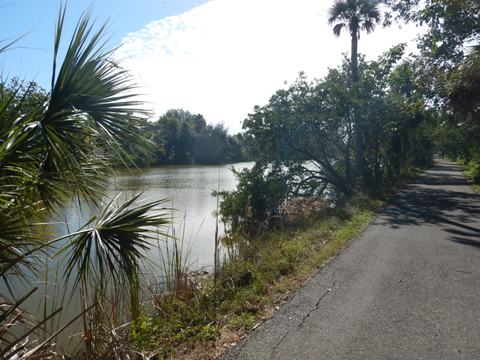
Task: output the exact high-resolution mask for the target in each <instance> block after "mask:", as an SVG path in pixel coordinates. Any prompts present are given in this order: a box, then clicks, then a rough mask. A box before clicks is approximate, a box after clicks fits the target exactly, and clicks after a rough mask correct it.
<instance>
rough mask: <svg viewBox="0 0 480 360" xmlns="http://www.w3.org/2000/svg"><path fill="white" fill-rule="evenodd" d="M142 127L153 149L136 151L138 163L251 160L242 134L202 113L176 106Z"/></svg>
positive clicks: (213, 162) (196, 162) (224, 162)
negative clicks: (140, 153) (210, 121)
mask: <svg viewBox="0 0 480 360" xmlns="http://www.w3.org/2000/svg"><path fill="white" fill-rule="evenodd" d="M142 128H143V137H144V139H145V140H146V141H147V142H150V144H149V145H150V146H152V147H153V152H151V155H150V156H148V157H144V156H142V157H138V156H137V155H136V154H133V155H132V156H133V160H134V162H135V163H136V164H137V165H138V166H149V165H174V164H175V165H181V164H228V163H235V162H241V161H246V160H247V155H246V153H245V150H244V146H243V137H242V135H241V134H236V135H230V134H229V133H228V129H227V128H226V127H225V126H224V125H223V124H222V123H220V124H215V125H213V124H208V123H207V121H206V120H205V118H204V117H203V115H201V114H193V113H191V112H189V111H186V110H183V109H172V110H168V111H167V112H166V113H165V114H164V115H162V116H160V118H159V119H158V120H157V121H155V122H151V121H146V120H145V121H144V123H143V126H142ZM137 157H138V158H137Z"/></svg>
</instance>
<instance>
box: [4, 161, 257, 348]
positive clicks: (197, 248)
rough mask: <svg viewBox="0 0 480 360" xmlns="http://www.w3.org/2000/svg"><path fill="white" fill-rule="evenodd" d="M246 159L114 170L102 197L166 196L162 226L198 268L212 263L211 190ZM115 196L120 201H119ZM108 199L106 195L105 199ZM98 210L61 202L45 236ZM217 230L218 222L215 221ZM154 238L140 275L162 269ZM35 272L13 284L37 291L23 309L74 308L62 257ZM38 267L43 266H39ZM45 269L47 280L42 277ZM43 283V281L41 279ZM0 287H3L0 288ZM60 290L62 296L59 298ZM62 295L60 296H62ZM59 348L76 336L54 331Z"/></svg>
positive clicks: (21, 290)
mask: <svg viewBox="0 0 480 360" xmlns="http://www.w3.org/2000/svg"><path fill="white" fill-rule="evenodd" d="M252 165H253V164H252V163H239V164H234V165H216V166H199V165H195V166H193V165H188V166H164V167H157V168H151V169H142V170H136V171H119V172H117V173H116V175H115V177H114V178H113V179H111V181H110V190H109V194H108V197H114V196H116V195H117V194H119V193H121V194H122V195H121V198H122V197H125V198H128V197H129V196H131V195H133V194H137V193H142V196H141V198H140V199H144V200H149V201H152V200H159V199H164V198H168V199H169V200H168V202H166V203H165V206H166V207H169V208H173V209H175V210H174V211H169V217H171V216H173V224H172V225H171V226H170V228H169V229H168V231H169V232H170V233H171V232H172V229H174V230H175V233H176V236H177V237H178V238H181V239H183V247H184V252H185V253H186V252H188V254H189V255H188V258H187V263H188V264H190V268H191V269H192V268H193V269H198V268H202V267H209V266H211V265H212V264H213V254H214V239H215V224H216V219H215V216H214V214H215V210H216V206H217V200H216V197H214V196H212V192H213V191H223V190H232V189H234V188H235V187H236V183H237V181H236V178H235V176H234V174H233V172H232V166H233V167H235V169H237V170H241V169H244V168H247V167H251V166H252ZM121 198H120V201H122V200H121ZM105 200H106V201H108V199H105ZM97 211H98V210H97V209H94V208H91V207H89V206H88V205H87V204H85V203H80V204H78V203H76V202H74V201H71V202H67V203H66V204H65V206H64V207H63V208H61V209H59V210H58V211H57V214H56V215H54V216H52V217H51V219H50V221H52V222H54V223H55V225H54V226H53V229H52V234H50V237H51V238H54V237H56V236H61V235H65V234H67V233H69V232H74V231H76V230H77V229H79V228H80V227H81V226H82V225H84V224H85V223H86V222H87V221H88V220H89V219H90V218H91V216H92V215H94V214H95V213H96V212H97ZM219 225H220V226H219V233H220V234H222V233H223V226H222V225H221V224H219ZM157 245H158V242H157V241H155V240H152V251H150V252H149V253H148V254H147V257H148V258H149V260H150V262H149V264H150V265H148V266H145V268H144V277H143V281H142V282H145V281H146V279H148V278H153V277H154V275H155V276H156V275H160V276H161V275H162V274H161V272H162V266H161V257H160V253H159V248H158V246H157ZM39 263H40V273H39V274H40V276H39V277H38V276H37V277H35V278H36V280H35V281H34V282H26V283H25V282H18V283H16V284H14V285H15V286H14V292H15V293H17V296H20V295H23V294H25V293H26V292H27V291H28V290H30V289H31V288H32V286H38V291H37V292H36V293H35V295H34V296H32V297H31V298H29V299H28V300H27V301H26V302H25V303H24V304H23V305H22V307H23V309H25V310H26V311H27V312H28V313H30V314H32V315H33V316H34V317H36V318H43V311H44V306H45V305H46V306H47V312H48V313H50V312H51V311H52V310H53V309H56V308H58V307H59V306H62V307H63V309H64V311H62V313H61V314H60V315H58V316H57V317H56V318H55V319H56V320H55V321H58V323H60V324H65V323H66V322H67V321H68V320H70V319H72V318H73V317H74V316H75V315H77V314H79V313H80V305H79V301H78V294H73V295H72V294H71V293H70V292H69V291H65V290H66V289H68V288H70V286H69V285H70V284H65V282H64V280H63V277H62V273H63V269H64V266H65V261H64V259H62V258H61V257H56V258H53V259H52V258H49V257H46V256H45V257H39ZM42 267H43V268H44V269H46V270H42ZM45 274H48V280H47V279H46V278H45ZM45 284H47V285H45ZM0 290H1V291H2V293H3V292H4V291H6V289H4V288H3V286H2V288H1V289H0ZM64 296H66V298H64ZM62 299H63V300H62ZM80 331H81V324H80V323H79V322H77V323H76V324H73V325H71V326H70V327H69V329H68V330H67V331H66V332H65V333H66V334H72V333H80ZM57 341H58V343H59V345H60V346H61V347H62V348H64V349H73V348H74V347H75V346H77V345H78V344H79V343H80V337H79V336H74V337H69V336H63V335H62V336H60V338H59V339H57Z"/></svg>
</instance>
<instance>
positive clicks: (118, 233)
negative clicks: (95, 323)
mask: <svg viewBox="0 0 480 360" xmlns="http://www.w3.org/2000/svg"><path fill="white" fill-rule="evenodd" d="M139 197H140V194H139V195H136V196H134V197H132V198H130V199H129V200H128V201H126V202H125V203H124V204H122V205H121V206H119V207H116V206H115V204H116V202H117V201H118V200H119V198H120V195H117V196H116V197H115V198H114V199H112V200H111V201H110V202H109V203H108V204H107V205H106V206H105V208H104V209H103V210H102V211H101V213H100V214H99V215H98V217H94V218H92V219H91V220H90V221H89V223H88V225H87V226H90V225H93V226H92V227H91V228H89V229H86V230H82V231H80V232H79V234H78V235H77V236H76V237H75V238H74V239H73V240H72V241H71V242H70V243H68V244H67V245H65V247H64V248H63V249H62V250H61V251H60V252H59V253H58V254H62V256H66V258H67V259H68V263H67V270H66V276H67V278H69V277H71V276H72V275H73V274H76V275H75V276H76V279H75V286H77V285H78V283H79V281H80V280H81V279H85V280H86V281H93V282H94V283H97V284H102V285H105V283H106V281H108V279H112V280H113V286H122V285H124V284H126V283H131V282H132V281H133V280H134V276H136V274H138V272H139V265H140V264H141V262H142V261H143V260H144V259H145V254H144V252H145V251H146V250H147V249H148V247H149V242H148V241H149V240H150V239H154V238H155V236H154V235H156V234H158V232H159V230H158V228H159V227H161V226H164V225H166V224H168V223H169V219H168V216H167V214H166V213H165V210H166V208H163V207H161V205H162V204H163V203H165V202H166V199H162V200H158V201H152V202H148V203H145V204H142V205H139V206H137V207H132V205H133V204H134V202H135V201H137V200H138V198H139Z"/></svg>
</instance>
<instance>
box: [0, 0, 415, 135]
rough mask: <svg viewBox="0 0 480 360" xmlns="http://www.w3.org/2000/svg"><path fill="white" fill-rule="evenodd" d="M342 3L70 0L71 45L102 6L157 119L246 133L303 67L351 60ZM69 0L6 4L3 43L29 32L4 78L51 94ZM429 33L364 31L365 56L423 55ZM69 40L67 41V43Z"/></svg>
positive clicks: (125, 63)
mask: <svg viewBox="0 0 480 360" xmlns="http://www.w3.org/2000/svg"><path fill="white" fill-rule="evenodd" d="M333 1H334V0H209V1H207V0H137V1H133V0H94V1H90V0H70V1H69V2H68V12H67V19H66V25H67V26H66V29H65V34H66V35H67V36H66V38H65V39H64V40H67V41H68V40H69V37H70V36H71V34H72V31H73V28H74V26H75V24H76V20H77V19H78V18H79V16H80V14H81V13H82V11H84V10H85V9H86V8H88V7H89V6H92V10H93V14H94V17H95V18H96V19H97V22H98V23H103V22H105V21H107V20H109V21H110V22H109V23H110V25H109V31H110V34H109V35H110V36H111V41H110V45H111V46H112V47H117V46H118V45H120V44H122V46H121V47H120V49H119V50H117V52H116V55H115V56H116V58H117V59H120V60H121V62H120V65H121V66H122V67H123V68H125V69H126V70H128V71H129V72H130V73H131V74H132V76H133V77H134V80H135V81H136V83H137V84H138V85H139V86H140V89H141V90H140V91H141V93H142V94H143V95H144V96H143V98H142V100H144V101H145V108H146V109H147V110H150V111H151V113H152V114H153V116H152V119H153V120H155V119H156V118H158V116H159V115H161V114H163V113H164V112H165V111H167V110H168V109H172V108H183V109H185V110H188V111H191V112H193V113H200V114H203V115H204V116H205V118H206V119H207V121H208V122H210V123H220V122H223V123H224V124H225V125H226V126H227V127H228V128H229V129H230V131H231V132H237V131H239V130H240V129H241V126H242V122H243V120H244V119H245V118H246V117H247V115H248V113H249V112H251V111H252V109H253V107H254V106H255V105H264V104H265V103H267V102H268V99H269V98H270V97H271V95H272V94H273V93H274V92H275V91H276V90H278V89H280V88H285V86H287V85H286V84H288V83H292V82H293V81H294V80H295V79H296V78H297V76H298V74H299V72H300V71H304V72H305V73H306V75H307V76H308V77H309V78H311V79H312V78H321V77H323V76H325V75H326V73H327V71H328V69H329V68H333V67H336V66H338V65H340V64H341V62H342V60H343V58H344V56H345V53H348V51H349V50H350V38H349V36H348V34H343V35H342V36H341V37H340V38H336V37H335V36H334V35H333V33H332V28H331V26H330V25H328V21H327V20H328V10H329V8H330V7H331V6H332V4H333ZM59 7H60V0H0V39H12V38H14V37H16V36H19V35H21V34H24V33H27V32H28V33H27V35H26V36H25V38H23V39H21V40H20V41H19V43H18V45H17V48H14V49H12V50H11V51H9V52H7V53H6V54H1V55H0V68H1V70H2V73H3V76H4V77H5V76H10V77H12V76H19V77H20V78H23V79H25V80H36V81H37V82H39V83H40V84H41V85H42V86H43V87H45V88H46V89H47V90H48V89H49V86H50V84H49V82H50V78H51V63H52V44H53V34H54V26H55V20H56V18H57V15H58V10H59ZM419 32H420V29H418V28H416V27H415V26H414V25H412V24H410V25H402V24H394V25H393V26H391V27H389V28H382V27H380V26H379V27H378V28H377V29H376V30H375V31H374V33H373V34H370V35H366V34H362V37H361V39H360V43H359V51H360V53H362V54H364V55H366V58H367V60H372V59H375V58H376V57H377V56H379V55H381V54H382V53H383V52H385V51H387V50H388V49H389V48H390V47H392V46H393V45H397V44H398V43H400V42H406V43H408V44H409V46H408V51H415V49H416V46H415V38H416V36H417V35H418V33H419ZM67 41H65V42H64V43H63V44H66V43H67Z"/></svg>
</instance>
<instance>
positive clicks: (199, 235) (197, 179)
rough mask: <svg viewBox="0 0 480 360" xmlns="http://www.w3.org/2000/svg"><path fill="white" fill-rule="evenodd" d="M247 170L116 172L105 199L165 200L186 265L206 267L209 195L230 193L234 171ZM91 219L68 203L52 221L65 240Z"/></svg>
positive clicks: (211, 216) (210, 234) (211, 227)
mask: <svg viewBox="0 0 480 360" xmlns="http://www.w3.org/2000/svg"><path fill="white" fill-rule="evenodd" d="M251 166H252V163H238V164H233V165H212V166H210V165H208V166H206V165H183V166H162V167H156V168H150V169H142V170H136V171H119V172H117V173H116V176H115V178H113V179H111V186H110V187H111V190H110V193H109V197H110V196H112V197H113V196H115V195H117V194H118V193H121V194H122V195H121V196H120V200H121V199H122V198H128V197H130V196H132V195H134V194H138V193H142V196H141V197H140V200H147V201H153V200H159V199H164V198H168V201H167V202H166V203H165V206H166V207H169V208H172V209H174V210H173V211H169V216H173V225H172V226H171V227H170V228H169V229H168V231H169V232H170V233H171V232H172V229H174V231H175V234H176V237H177V238H180V239H183V246H184V250H185V251H187V250H188V254H189V255H188V260H187V261H188V263H190V264H191V265H192V267H194V268H200V267H204V266H210V265H211V264H213V253H214V239H215V223H216V219H215V210H216V206H217V199H216V197H214V196H212V192H213V191H223V190H233V189H234V188H235V186H236V179H235V176H234V174H233V172H232V167H235V169H237V170H241V169H244V168H246V167H251ZM94 213H95V210H94V209H92V208H89V207H88V206H85V204H80V205H79V204H77V203H75V202H72V203H69V204H67V205H66V206H65V207H64V208H63V209H61V210H60V211H59V212H58V214H57V215H56V216H55V217H54V218H53V219H52V220H53V221H55V222H58V224H57V225H56V230H55V232H56V233H57V234H58V235H64V234H67V233H68V231H75V230H77V229H78V228H79V227H80V226H82V225H83V224H84V223H85V222H86V221H88V219H89V218H90V217H91V215H93V214H94ZM165 230H166V229H165ZM219 232H220V233H223V225H222V224H219ZM154 245H155V244H154ZM149 256H150V257H152V258H151V260H152V261H153V262H154V263H158V261H159V259H158V251H152V252H151V253H150V254H149Z"/></svg>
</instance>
